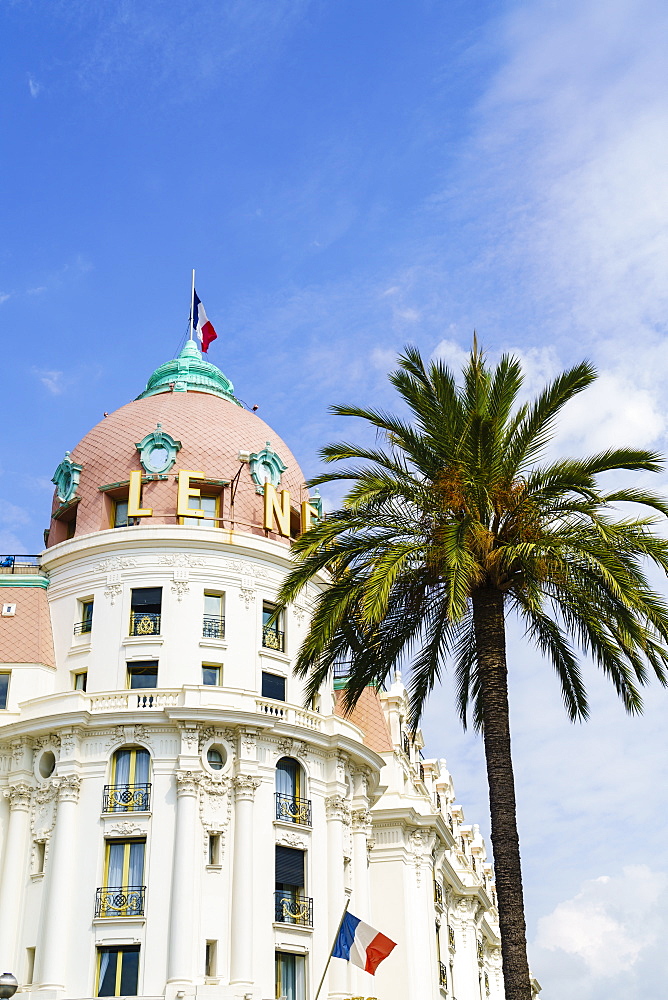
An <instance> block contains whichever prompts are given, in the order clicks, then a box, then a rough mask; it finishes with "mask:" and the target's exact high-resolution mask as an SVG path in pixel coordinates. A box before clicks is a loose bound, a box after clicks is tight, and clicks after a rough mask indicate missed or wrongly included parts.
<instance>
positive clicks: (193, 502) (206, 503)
mask: <svg viewBox="0 0 668 1000" xmlns="http://www.w3.org/2000/svg"><path fill="white" fill-rule="evenodd" d="M188 508H189V509H191V510H203V511H204V513H205V514H206V517H182V518H181V523H182V524H190V525H192V524H198V525H204V526H205V527H207V528H215V527H216V525H217V524H218V521H217V520H216V518H217V517H218V497H211V496H208V497H205V496H199V497H189V498H188Z"/></svg>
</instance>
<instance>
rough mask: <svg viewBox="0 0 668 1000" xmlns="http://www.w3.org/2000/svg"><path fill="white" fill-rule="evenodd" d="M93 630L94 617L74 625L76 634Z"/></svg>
mask: <svg viewBox="0 0 668 1000" xmlns="http://www.w3.org/2000/svg"><path fill="white" fill-rule="evenodd" d="M92 631H93V619H92V618H89V619H88V620H87V621H85V622H77V623H76V625H75V626H74V634H75V635H84V633H86V632H92Z"/></svg>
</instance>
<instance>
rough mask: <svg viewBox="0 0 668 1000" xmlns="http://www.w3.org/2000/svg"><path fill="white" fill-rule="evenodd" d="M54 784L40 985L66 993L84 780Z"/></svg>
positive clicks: (69, 779)
mask: <svg viewBox="0 0 668 1000" xmlns="http://www.w3.org/2000/svg"><path fill="white" fill-rule="evenodd" d="M54 784H55V785H56V787H57V789H58V810H57V812H56V824H55V827H54V830H53V834H52V835H51V844H50V847H49V858H48V864H47V869H46V875H45V885H44V894H45V895H44V904H43V907H42V921H41V934H40V942H39V945H38V948H37V954H36V959H37V970H38V974H37V982H38V983H39V984H40V988H41V989H47V990H64V989H65V986H66V982H67V974H68V968H67V960H68V957H69V956H70V955H71V953H72V942H71V939H70V900H71V898H72V884H73V881H74V879H75V877H76V869H75V865H76V859H77V803H78V801H79V789H80V788H81V778H80V777H79V776H78V775H76V774H67V775H63V776H62V777H59V778H55V779H54Z"/></svg>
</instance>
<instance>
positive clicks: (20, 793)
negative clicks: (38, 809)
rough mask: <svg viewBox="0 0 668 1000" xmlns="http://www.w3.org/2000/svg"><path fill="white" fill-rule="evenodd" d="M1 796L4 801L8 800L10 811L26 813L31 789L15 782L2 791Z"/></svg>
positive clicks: (24, 784) (26, 785) (20, 782)
mask: <svg viewBox="0 0 668 1000" xmlns="http://www.w3.org/2000/svg"><path fill="white" fill-rule="evenodd" d="M2 794H3V795H4V797H5V798H6V799H9V808H10V809H18V810H23V811H25V812H27V811H28V809H29V808H30V798H31V795H32V787H31V786H30V785H28V784H26V783H25V782H24V781H17V782H16V784H14V785H9V787H8V788H5V789H4V791H3V793H2Z"/></svg>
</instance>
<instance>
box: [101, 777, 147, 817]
mask: <svg viewBox="0 0 668 1000" xmlns="http://www.w3.org/2000/svg"><path fill="white" fill-rule="evenodd" d="M150 805H151V785H150V783H146V784H139V785H105V786H104V792H103V793H102V812H148V810H149V808H150Z"/></svg>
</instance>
